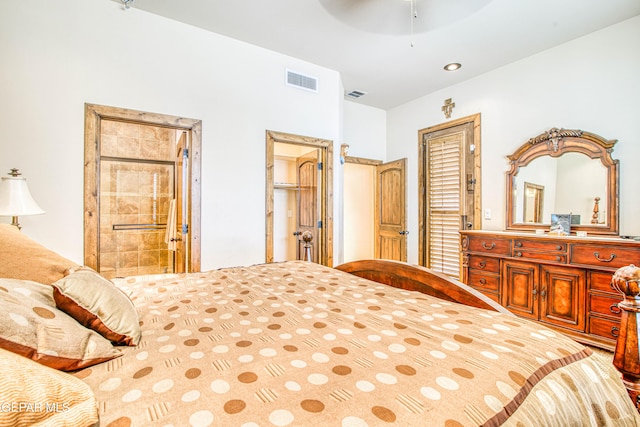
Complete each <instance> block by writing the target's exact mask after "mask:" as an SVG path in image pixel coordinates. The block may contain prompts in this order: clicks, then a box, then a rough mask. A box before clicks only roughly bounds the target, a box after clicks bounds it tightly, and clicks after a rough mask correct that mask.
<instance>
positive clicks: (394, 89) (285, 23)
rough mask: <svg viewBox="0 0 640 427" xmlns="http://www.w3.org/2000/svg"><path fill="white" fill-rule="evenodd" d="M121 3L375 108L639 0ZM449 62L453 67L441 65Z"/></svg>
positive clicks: (597, 24) (537, 46)
mask: <svg viewBox="0 0 640 427" xmlns="http://www.w3.org/2000/svg"><path fill="white" fill-rule="evenodd" d="M115 1H118V2H121V1H122V0H115ZM412 3H413V4H415V9H416V11H417V18H413V19H412V14H411V7H412ZM130 5H131V7H132V8H137V9H141V10H145V11H148V12H151V13H154V14H158V15H161V16H165V17H168V18H171V19H174V20H177V21H181V22H184V23H187V24H191V25H194V26H197V27H201V28H204V29H207V30H210V31H213V32H216V33H219V34H223V35H226V36H229V37H232V38H235V39H238V40H242V41H245V42H248V43H251V44H254V45H258V46H262V47H264V48H267V49H270V50H273V51H277V52H280V53H283V54H286V55H290V56H293V57H296V58H300V59H303V60H306V61H308V62H311V63H314V64H317V65H321V66H324V67H327V68H330V69H333V70H337V71H339V72H340V75H341V77H342V82H343V85H344V88H345V91H346V92H349V91H352V90H359V91H363V92H367V95H365V96H363V97H361V98H358V100H356V101H355V102H359V103H362V104H366V105H370V106H373V107H378V108H382V109H389V108H393V107H395V106H398V105H400V104H403V103H405V102H408V101H411V100H413V99H416V98H418V97H420V96H423V95H426V94H429V93H432V92H434V91H437V90H439V89H441V88H444V87H447V86H450V85H452V84H455V83H457V82H460V81H463V80H466V79H469V78H472V77H474V76H477V75H480V74H482V73H485V72H487V71H490V70H493V69H495V68H498V67H501V66H503V65H505V64H508V63H510V62H513V61H516V60H518V59H521V58H524V57H527V56H530V55H532V54H535V53H537V52H541V51H543V50H545V49H548V48H551V47H553V46H556V45H558V44H561V43H565V42H567V41H569V40H572V39H574V38H577V37H580V36H583V35H585V34H588V33H590V32H593V31H595V30H598V29H601V28H604V27H607V26H609V25H612V24H615V23H618V22H621V21H623V20H626V19H628V18H631V17H633V16H636V15H639V14H640V1H639V0H134V1H133V2H131V3H130ZM412 26H413V30H412ZM449 62H459V63H461V64H462V68H461V69H460V70H458V71H456V72H446V71H444V70H443V66H444V65H445V64H447V63H449Z"/></svg>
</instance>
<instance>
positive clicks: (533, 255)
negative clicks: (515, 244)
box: [513, 249, 567, 264]
mask: <svg viewBox="0 0 640 427" xmlns="http://www.w3.org/2000/svg"><path fill="white" fill-rule="evenodd" d="M513 256H514V257H515V258H522V259H532V260H539V261H553V262H558V263H561V264H566V263H567V255H566V254H565V253H559V252H555V253H554V252H533V251H528V250H524V251H522V250H519V249H514V250H513Z"/></svg>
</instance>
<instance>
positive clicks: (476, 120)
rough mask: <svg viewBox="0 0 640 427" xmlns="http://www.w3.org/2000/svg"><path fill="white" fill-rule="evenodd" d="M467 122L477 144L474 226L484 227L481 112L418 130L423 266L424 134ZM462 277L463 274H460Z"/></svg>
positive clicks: (425, 249) (420, 256)
mask: <svg viewBox="0 0 640 427" xmlns="http://www.w3.org/2000/svg"><path fill="white" fill-rule="evenodd" d="M466 123H472V124H473V144H474V145H475V150H474V157H473V176H474V178H475V184H474V187H475V188H474V191H473V228H474V229H480V228H482V216H481V212H482V194H481V193H482V192H481V188H482V185H481V183H482V179H481V178H482V173H481V167H480V165H481V151H480V141H481V139H480V113H477V114H472V115H470V116H466V117H461V118H459V119H455V120H451V121H449V122H446V123H440V124H438V125H435V126H431V127H428V128H424V129H420V130H419V131H418V263H419V264H420V265H422V266H424V265H426V257H427V255H428V249H429V248H428V244H427V239H426V237H425V234H426V225H427V224H426V221H427V215H426V212H425V209H426V201H427V194H426V191H427V188H426V176H425V174H426V173H427V170H426V165H425V164H424V156H425V151H426V150H425V146H424V144H423V143H422V141H423V139H424V136H425V135H426V134H428V133H431V132H437V131H441V130H445V129H449V128H453V127H456V126H459V125H463V124H466ZM460 277H462V276H460Z"/></svg>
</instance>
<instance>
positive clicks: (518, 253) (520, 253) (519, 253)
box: [514, 251, 522, 256]
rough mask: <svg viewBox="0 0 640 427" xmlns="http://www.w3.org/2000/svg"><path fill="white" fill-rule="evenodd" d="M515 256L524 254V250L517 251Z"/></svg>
mask: <svg viewBox="0 0 640 427" xmlns="http://www.w3.org/2000/svg"><path fill="white" fill-rule="evenodd" d="M514 255H515V256H522V252H519V251H516V253H515V254H514Z"/></svg>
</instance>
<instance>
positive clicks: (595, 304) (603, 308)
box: [589, 295, 622, 318]
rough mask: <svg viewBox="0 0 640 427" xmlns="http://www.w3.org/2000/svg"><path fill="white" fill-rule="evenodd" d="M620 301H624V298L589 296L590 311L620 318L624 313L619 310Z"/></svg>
mask: <svg viewBox="0 0 640 427" xmlns="http://www.w3.org/2000/svg"><path fill="white" fill-rule="evenodd" d="M620 301H622V296H620V298H616V297H614V296H611V297H609V296H603V295H591V296H589V311H590V312H591V313H599V314H603V315H605V316H613V317H617V318H620V313H621V312H622V311H621V310H620V309H619V308H618V303H619V302H620Z"/></svg>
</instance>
